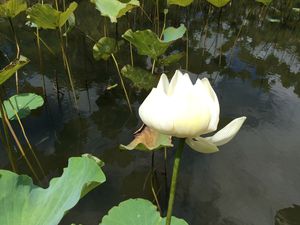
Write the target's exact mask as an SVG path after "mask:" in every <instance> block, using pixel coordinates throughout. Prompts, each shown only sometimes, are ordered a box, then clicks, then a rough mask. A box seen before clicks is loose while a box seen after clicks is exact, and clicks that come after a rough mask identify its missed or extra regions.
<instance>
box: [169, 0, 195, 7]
mask: <svg viewBox="0 0 300 225" xmlns="http://www.w3.org/2000/svg"><path fill="white" fill-rule="evenodd" d="M193 1H194V0H168V5H179V6H183V7H185V6H188V5H190V4H191V3H192V2H193Z"/></svg>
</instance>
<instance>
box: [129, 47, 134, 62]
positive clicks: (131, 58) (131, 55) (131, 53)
mask: <svg viewBox="0 0 300 225" xmlns="http://www.w3.org/2000/svg"><path fill="white" fill-rule="evenodd" d="M129 49H130V61H131V66H132V67H133V64H134V63H133V52H132V44H131V42H130V43H129Z"/></svg>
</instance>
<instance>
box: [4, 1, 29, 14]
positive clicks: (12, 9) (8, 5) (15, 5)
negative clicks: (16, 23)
mask: <svg viewBox="0 0 300 225" xmlns="http://www.w3.org/2000/svg"><path fill="white" fill-rule="evenodd" d="M26 9H27V3H26V0H8V1H6V2H4V3H1V4H0V17H5V18H14V17H15V16H17V15H18V14H19V13H21V12H23V11H25V10H26Z"/></svg>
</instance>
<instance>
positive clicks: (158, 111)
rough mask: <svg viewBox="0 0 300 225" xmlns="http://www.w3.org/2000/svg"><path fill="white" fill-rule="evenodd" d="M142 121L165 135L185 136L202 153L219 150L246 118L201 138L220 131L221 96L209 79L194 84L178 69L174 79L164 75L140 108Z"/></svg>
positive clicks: (198, 80)
mask: <svg viewBox="0 0 300 225" xmlns="http://www.w3.org/2000/svg"><path fill="white" fill-rule="evenodd" d="M139 115H140V117H141V119H142V121H143V122H144V123H145V124H146V125H147V126H149V127H150V128H152V129H154V130H157V131H158V132H160V133H162V134H167V135H171V136H175V137H179V138H186V143H187V144H188V145H189V146H190V147H191V148H192V149H194V150H196V151H198V152H202V153H212V152H217V151H218V146H220V145H224V144H226V143H227V142H229V141H230V140H231V139H232V138H233V137H234V136H235V135H236V134H237V132H238V131H239V129H240V128H241V126H242V125H243V123H244V121H245V120H246V117H240V118H237V119H234V120H233V121H232V122H230V123H229V124H228V125H227V126H225V127H224V128H223V129H221V130H220V131H218V132H217V133H216V134H214V135H213V136H211V137H200V135H203V134H208V133H211V132H213V131H216V130H217V126H218V123H219V115H220V106H219V101H218V97H217V95H216V93H215V91H214V90H213V88H212V87H211V85H210V83H209V81H208V79H207V78H203V79H197V81H196V83H195V84H194V85H193V83H192V81H191V80H190V77H189V75H188V74H187V73H186V74H184V75H183V74H182V73H181V72H180V71H179V70H177V71H176V72H175V75H174V76H173V78H172V80H171V82H170V83H169V80H168V78H167V76H166V75H165V74H162V75H161V78H160V80H159V83H158V85H157V87H156V88H153V89H152V91H151V92H150V94H149V95H148V96H147V98H146V99H145V100H144V102H143V103H142V105H141V106H140V108H139Z"/></svg>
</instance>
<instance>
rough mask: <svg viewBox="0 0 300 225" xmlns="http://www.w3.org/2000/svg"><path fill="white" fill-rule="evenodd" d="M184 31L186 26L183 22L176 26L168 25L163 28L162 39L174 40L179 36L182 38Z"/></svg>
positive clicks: (165, 40) (166, 40)
mask: <svg viewBox="0 0 300 225" xmlns="http://www.w3.org/2000/svg"><path fill="white" fill-rule="evenodd" d="M185 32H186V27H185V26H184V24H180V26H179V27H178V28H175V27H168V28H166V29H165V30H164V33H163V35H164V36H163V37H164V38H163V41H164V42H171V41H175V40H177V39H179V38H182V37H183V35H184V34H185Z"/></svg>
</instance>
